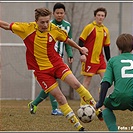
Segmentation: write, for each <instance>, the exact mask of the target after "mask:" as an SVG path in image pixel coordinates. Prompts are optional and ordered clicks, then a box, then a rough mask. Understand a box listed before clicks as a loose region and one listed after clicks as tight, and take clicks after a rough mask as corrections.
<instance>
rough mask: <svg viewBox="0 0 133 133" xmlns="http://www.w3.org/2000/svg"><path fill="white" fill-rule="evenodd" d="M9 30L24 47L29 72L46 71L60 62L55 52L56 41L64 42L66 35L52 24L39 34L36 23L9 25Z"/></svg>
mask: <svg viewBox="0 0 133 133" xmlns="http://www.w3.org/2000/svg"><path fill="white" fill-rule="evenodd" d="M10 29H11V30H12V32H13V33H15V34H17V35H18V36H19V37H20V38H21V39H22V40H23V41H24V44H25V45H26V48H27V50H26V61H27V66H28V69H30V70H46V69H49V68H52V67H54V66H57V65H59V64H60V62H62V59H61V57H60V56H59V54H58V53H57V52H56V51H55V49H54V45H55V42H56V41H62V42H65V41H66V40H67V38H68V35H67V33H66V32H65V31H64V30H61V29H60V28H58V27H57V26H55V25H54V24H52V23H49V27H48V30H47V31H46V32H40V31H39V30H38V25H37V24H36V22H30V23H25V22H24V23H23V22H22V23H20V22H15V23H12V24H10Z"/></svg>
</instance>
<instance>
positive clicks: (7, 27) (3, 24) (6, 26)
mask: <svg viewBox="0 0 133 133" xmlns="http://www.w3.org/2000/svg"><path fill="white" fill-rule="evenodd" d="M0 27H1V28H3V29H5V30H10V24H9V23H7V22H5V21H2V20H0Z"/></svg>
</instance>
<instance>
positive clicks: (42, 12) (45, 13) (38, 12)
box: [35, 8, 52, 20]
mask: <svg viewBox="0 0 133 133" xmlns="http://www.w3.org/2000/svg"><path fill="white" fill-rule="evenodd" d="M51 14H52V12H51V11H49V10H48V9H46V8H37V9H35V20H38V18H39V17H40V16H49V15H50V16H51Z"/></svg>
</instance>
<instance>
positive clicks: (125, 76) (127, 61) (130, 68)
mask: <svg viewBox="0 0 133 133" xmlns="http://www.w3.org/2000/svg"><path fill="white" fill-rule="evenodd" d="M121 63H129V64H130V65H129V66H124V67H122V69H121V74H122V75H121V76H122V78H131V77H133V74H127V73H126V70H133V61H132V60H121Z"/></svg>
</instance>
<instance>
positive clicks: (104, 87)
mask: <svg viewBox="0 0 133 133" xmlns="http://www.w3.org/2000/svg"><path fill="white" fill-rule="evenodd" d="M110 86H111V85H110V83H109V82H107V81H104V82H102V83H101V90H100V95H99V101H98V102H97V104H96V106H95V107H96V109H98V108H100V107H102V105H103V102H104V99H105V97H106V94H107V91H108V88H109V87H110Z"/></svg>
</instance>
